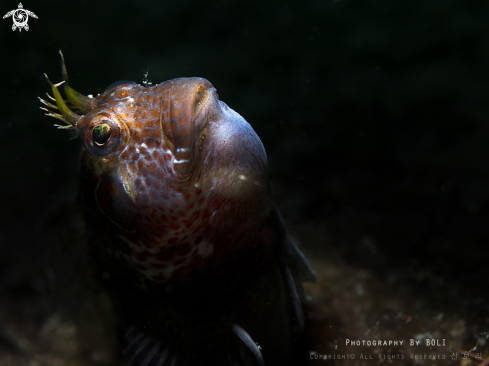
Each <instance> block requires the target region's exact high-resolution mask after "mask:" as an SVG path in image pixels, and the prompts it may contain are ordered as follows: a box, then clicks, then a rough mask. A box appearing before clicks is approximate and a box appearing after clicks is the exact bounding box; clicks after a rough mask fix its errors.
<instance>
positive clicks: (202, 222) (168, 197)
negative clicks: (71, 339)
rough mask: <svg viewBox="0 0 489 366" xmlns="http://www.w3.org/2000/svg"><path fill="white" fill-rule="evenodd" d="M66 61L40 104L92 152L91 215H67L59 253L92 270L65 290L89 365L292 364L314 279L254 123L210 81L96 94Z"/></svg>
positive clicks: (85, 168) (83, 185) (87, 175)
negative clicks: (274, 188) (78, 83)
mask: <svg viewBox="0 0 489 366" xmlns="http://www.w3.org/2000/svg"><path fill="white" fill-rule="evenodd" d="M60 54H61V52H60ZM61 64H62V76H63V79H64V82H62V83H58V84H52V83H51V82H50V81H49V79H48V78H47V76H46V79H47V80H48V82H49V84H50V86H51V89H52V92H53V94H54V98H52V97H50V98H51V99H52V100H53V101H55V103H56V104H52V103H50V102H48V101H44V100H42V99H41V101H42V103H44V104H45V105H46V106H47V107H49V108H51V109H54V110H58V111H59V113H56V112H55V111H49V110H47V109H45V110H46V111H47V112H48V113H47V115H49V116H52V117H55V118H58V119H60V120H62V121H64V122H65V123H66V125H56V126H58V127H59V128H62V129H70V130H75V131H76V132H77V133H78V135H79V137H80V139H81V142H82V151H81V157H80V174H79V187H78V194H77V202H76V203H74V205H78V206H77V207H79V212H80V213H79V212H78V211H77V210H78V209H70V210H69V214H63V215H60V218H59V219H60V220H64V222H65V224H63V225H65V227H68V228H69V230H70V234H68V235H65V236H64V238H63V239H62V240H61V243H58V247H57V249H56V250H55V251H57V256H58V257H59V256H61V257H62V256H63V255H64V254H63V253H69V254H67V255H66V256H67V257H69V258H67V257H66V258H64V259H63V258H62V259H61V260H60V261H61V262H62V263H63V265H64V267H67V268H69V269H70V270H71V271H72V272H73V278H74V277H87V280H86V281H85V282H86V284H85V286H81V287H80V289H79V290H77V291H74V292H73V294H70V295H65V297H69V298H70V299H71V302H72V305H74V308H75V310H73V311H72V315H73V317H74V321H75V322H77V324H78V327H79V329H80V331H79V333H80V335H81V338H82V342H85V343H86V344H85V346H86V348H87V349H89V348H90V347H95V348H97V347H98V348H99V349H101V350H100V352H99V353H98V354H97V353H93V354H92V362H93V363H99V364H104V363H105V364H121V363H122V364H123V365H125V366H129V365H145V366H151V365H175V366H182V365H191V366H195V365H243V366H245V365H267V366H268V365H285V364H288V362H289V360H290V357H291V353H292V350H293V348H294V347H293V344H294V341H295V340H297V338H298V337H299V336H300V334H301V332H302V330H303V327H304V317H303V311H302V306H301V297H302V296H303V288H302V284H301V282H302V281H314V280H315V275H314V273H313V271H312V270H311V268H310V267H309V264H308V263H307V261H306V259H305V257H304V255H303V254H302V252H301V251H300V250H299V248H298V247H297V246H296V244H295V243H294V242H293V241H292V240H291V239H290V238H289V237H288V236H287V234H286V231H285V227H284V223H283V221H282V219H281V217H280V215H279V213H278V211H277V209H276V208H275V207H274V205H273V202H272V195H271V185H270V182H269V177H268V163H267V156H266V153H265V149H264V147H263V145H262V143H261V141H260V139H259V138H258V136H257V135H256V133H255V131H254V130H253V129H252V127H251V126H250V125H249V124H248V123H247V122H246V121H245V120H244V119H243V117H241V116H240V115H239V114H238V113H236V112H235V111H233V110H232V109H231V108H229V107H228V106H227V105H226V104H225V103H224V102H222V101H220V100H219V98H218V95H217V93H216V89H215V88H214V87H213V86H212V84H211V83H210V82H209V81H207V80H206V79H203V78H199V77H191V78H178V79H173V80H169V81H165V82H163V83H161V84H157V85H150V84H148V83H143V85H139V84H136V83H134V82H123V83H116V84H115V85H113V86H111V87H109V88H108V89H107V90H106V91H105V92H104V93H102V94H100V95H98V96H97V97H95V98H94V97H91V96H88V97H87V96H84V95H82V94H80V93H78V92H76V91H75V90H74V89H72V88H71V87H70V86H69V84H68V77H67V73H66V67H65V63H64V59H63V56H62V54H61ZM61 84H63V86H64V92H65V94H66V98H67V102H68V103H70V104H71V105H72V107H71V108H70V107H68V105H67V104H66V101H64V100H63V98H62V96H61V94H60V92H59V91H58V87H59V86H60V85H61ZM75 111H76V112H78V113H80V114H77V113H75ZM77 215H78V216H77ZM70 217H79V218H80V220H81V221H80V223H78V224H76V225H75V224H73V223H72V224H67V223H66V222H67V221H66V220H69V219H70ZM58 241H59V240H58ZM69 260H74V261H75V262H76V264H73V265H71V264H67V263H69ZM82 265H84V266H86V267H87V268H89V269H87V270H82V269H80V268H81V266H82ZM58 277H62V278H60V281H63V275H58ZM66 278H68V277H66ZM65 281H67V280H66V279H65ZM82 281H83V279H82ZM73 286H74V285H71V287H73ZM89 292H90V294H91V295H90V296H92V297H94V298H96V300H95V301H91V302H90V301H87V300H86V298H87V297H88V296H89V295H88V293H89ZM77 307H78V308H77ZM113 314H115V315H113ZM114 319H115V320H114ZM102 323H104V324H105V323H107V326H110V325H113V326H114V327H116V329H117V332H118V333H116V334H120V337H119V338H118V336H117V335H115V336H113V337H112V335H111V334H110V331H107V330H105V329H104V327H103V326H102ZM111 337H112V338H111ZM87 344H88V345H87ZM104 347H106V348H107V349H106V350H103V348H104ZM104 352H106V353H107V352H108V353H112V354H110V355H107V354H105V355H104Z"/></svg>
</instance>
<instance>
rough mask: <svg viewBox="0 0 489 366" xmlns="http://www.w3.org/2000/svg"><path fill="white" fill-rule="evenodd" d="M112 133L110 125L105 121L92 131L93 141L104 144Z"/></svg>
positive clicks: (100, 144) (99, 144)
mask: <svg viewBox="0 0 489 366" xmlns="http://www.w3.org/2000/svg"><path fill="white" fill-rule="evenodd" d="M111 134H112V130H111V128H110V126H109V125H107V124H105V123H104V124H101V125H98V126H96V127H95V128H94V129H93V132H92V135H93V141H94V142H95V144H96V145H98V146H102V145H103V144H105V143H106V142H107V140H108V139H109V138H110V135H111Z"/></svg>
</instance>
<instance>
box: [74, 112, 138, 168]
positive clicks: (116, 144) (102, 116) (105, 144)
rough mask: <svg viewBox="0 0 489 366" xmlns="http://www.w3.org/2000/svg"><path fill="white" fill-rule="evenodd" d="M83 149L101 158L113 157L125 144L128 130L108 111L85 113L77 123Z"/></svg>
mask: <svg viewBox="0 0 489 366" xmlns="http://www.w3.org/2000/svg"><path fill="white" fill-rule="evenodd" d="M78 128H79V131H80V137H81V140H82V143H83V146H84V147H85V149H86V150H87V151H88V152H89V153H90V154H92V155H95V156H98V157H101V158H113V157H115V156H117V154H119V153H120V152H121V151H122V150H123V149H124V147H125V146H126V144H127V141H128V139H129V131H128V130H127V127H126V126H125V124H124V122H123V121H122V120H121V119H120V118H119V117H118V116H117V115H115V114H114V113H111V112H110V111H103V112H99V113H97V114H96V115H90V114H87V115H86V116H84V117H82V118H81V120H80V122H79V123H78Z"/></svg>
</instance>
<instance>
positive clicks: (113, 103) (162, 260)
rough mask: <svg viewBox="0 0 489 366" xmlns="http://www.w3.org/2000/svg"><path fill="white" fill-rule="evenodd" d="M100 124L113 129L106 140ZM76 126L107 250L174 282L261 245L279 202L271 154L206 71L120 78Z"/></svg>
mask: <svg viewBox="0 0 489 366" xmlns="http://www.w3.org/2000/svg"><path fill="white" fill-rule="evenodd" d="M98 124H108V125H109V126H110V127H111V129H112V134H111V136H110V139H109V140H108V141H107V142H106V143H105V144H103V145H102V146H97V144H95V143H94V142H93V128H94V127H95V126H97V125H98ZM77 128H78V130H79V131H80V135H81V138H82V142H83V146H84V148H83V151H82V153H81V173H80V196H81V200H82V203H83V206H84V209H85V215H86V216H87V217H88V220H89V221H91V222H92V223H94V225H91V227H92V229H93V230H94V231H95V235H96V236H99V237H100V238H103V240H100V241H99V243H97V245H98V246H99V247H98V249H99V250H101V252H103V253H104V255H108V256H109V257H111V258H112V259H115V260H117V262H119V263H120V262H122V263H123V264H124V265H125V266H126V268H130V269H134V270H136V273H140V274H142V275H143V276H144V277H145V278H146V279H149V280H150V281H155V282H158V283H173V282H177V281H182V280H184V279H185V278H188V277H189V276H192V275H194V274H195V273H197V271H201V270H202V269H203V268H206V267H208V266H210V265H211V264H212V263H215V262H216V261H219V260H220V259H222V258H226V257H229V256H230V255H231V254H233V253H235V252H236V251H237V250H245V249H247V248H248V247H250V246H252V245H256V243H257V240H250V238H251V237H252V236H253V235H255V233H256V231H257V230H258V228H260V226H261V224H262V222H263V220H264V219H265V217H266V215H267V214H268V213H269V212H270V209H271V199H270V188H269V182H268V167H267V159H266V154H265V151H264V148H263V146H262V144H261V142H260V140H259V138H258V136H257V135H256V134H255V132H254V131H253V129H252V128H251V126H250V125H249V124H248V123H247V122H246V121H245V120H244V119H243V118H242V117H241V116H240V115H238V114H237V113H236V112H234V111H233V110H231V109H230V108H229V107H227V105H226V104H224V103H223V102H221V101H219V100H218V96H217V94H216V91H215V89H214V87H213V86H212V85H211V83H209V82H208V81H207V80H205V79H202V78H181V79H174V80H170V81H166V82H164V83H161V84H159V85H155V86H150V87H148V86H141V85H137V84H124V85H120V86H117V87H114V88H112V89H109V90H108V91H106V92H105V93H104V94H101V95H99V96H98V97H97V98H96V107H95V108H94V109H93V110H91V111H90V112H89V113H87V114H86V115H85V116H83V117H82V118H81V119H80V120H79V121H78V124H77ZM259 242H260V243H264V242H263V241H259ZM265 242H271V240H270V241H268V240H266V241H265ZM263 245H264V244H263ZM100 246H102V248H100Z"/></svg>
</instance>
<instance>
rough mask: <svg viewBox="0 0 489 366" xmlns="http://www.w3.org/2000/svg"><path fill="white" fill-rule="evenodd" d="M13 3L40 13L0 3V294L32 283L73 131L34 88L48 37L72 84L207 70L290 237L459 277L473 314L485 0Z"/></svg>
mask: <svg viewBox="0 0 489 366" xmlns="http://www.w3.org/2000/svg"><path fill="white" fill-rule="evenodd" d="M17 5H18V3H17V1H3V2H2V4H1V9H0V13H2V14H4V13H6V12H8V11H9V10H12V9H15V8H16V7H17ZM23 5H24V8H26V9H29V10H31V11H33V12H34V13H35V14H36V15H37V16H38V18H39V19H32V18H31V19H30V20H29V27H30V29H29V31H28V32H26V31H25V30H23V31H22V32H19V31H15V32H12V30H11V26H12V19H11V18H8V19H3V20H1V21H0V49H1V51H0V54H1V55H0V66H1V68H0V71H1V72H0V80H1V88H0V93H1V98H0V105H1V117H0V167H1V170H0V177H1V179H0V203H1V205H0V217H1V221H0V225H1V226H0V228H1V230H0V299H1V298H2V297H3V298H4V299H9V301H11V303H12V304H22V303H23V302H25V301H27V300H26V299H28V300H29V301H36V297H35V296H37V294H38V292H39V291H41V290H39V289H40V288H42V287H43V286H42V283H41V282H42V281H41V280H40V279H39V278H38V275H37V274H36V273H37V272H36V270H37V269H38V267H40V264H39V263H40V262H41V261H40V257H41V256H42V248H40V247H39V245H38V242H37V241H36V238H37V236H36V233H35V228H36V225H38V224H39V222H40V220H41V219H42V217H43V215H45V213H46V212H47V211H48V210H49V209H50V207H52V206H53V205H55V204H56V203H57V202H60V201H63V200H64V199H66V198H67V197H69V196H70V195H73V194H74V192H75V189H76V188H75V186H76V171H77V155H78V152H79V149H80V143H79V141H78V140H73V141H69V137H70V136H69V134H68V133H67V132H64V131H58V130H55V129H54V128H53V127H52V124H53V123H56V121H55V120H53V119H51V118H48V117H45V116H43V112H42V111H41V110H39V109H38V107H39V106H40V103H39V101H38V100H37V96H41V97H43V96H44V95H45V92H47V91H48V86H47V84H46V82H45V80H44V78H43V73H44V72H46V73H47V74H48V75H49V76H50V78H51V80H52V81H53V82H59V81H61V72H60V66H59V55H58V50H62V51H63V53H64V55H65V57H66V63H67V68H68V74H69V76H70V84H71V85H72V86H73V87H74V88H75V89H76V90H78V91H80V92H82V93H84V94H94V95H96V94H98V93H102V92H103V91H104V89H105V88H106V87H107V86H108V85H109V84H111V83H112V82H114V81H117V80H120V79H129V80H135V81H136V82H141V81H142V76H143V68H145V67H149V78H150V79H151V80H152V81H153V83H159V82H162V81H165V80H168V79H172V78H175V77H181V76H202V77H205V78H207V79H208V80H210V81H211V82H212V83H213V84H214V86H215V87H216V88H217V90H218V93H219V96H220V98H221V99H222V100H224V101H225V102H226V103H227V104H228V105H229V106H230V107H231V108H233V109H235V110H236V111H237V112H238V113H240V114H241V115H243V117H245V119H246V120H247V121H248V122H250V124H251V125H252V126H253V128H254V129H255V130H256V131H257V133H258V135H259V136H260V137H261V139H262V141H263V143H264V145H265V147H266V149H267V152H268V155H269V160H270V167H271V178H272V182H273V184H274V187H275V193H276V201H277V204H278V206H279V207H280V208H281V211H282V213H283V215H284V217H285V220H286V221H287V223H288V224H289V226H290V228H291V231H292V232H293V233H295V234H296V236H298V239H299V240H301V241H302V244H303V246H304V247H305V248H306V252H307V251H308V252H309V253H320V254H321V255H324V256H326V257H328V256H334V257H337V258H341V259H342V260H343V261H345V262H347V263H348V264H349V265H353V266H356V267H358V268H361V269H364V270H367V271H369V272H371V273H373V274H374V275H376V276H379V277H382V276H386V275H388V274H389V273H396V274H406V276H407V274H409V275H416V274H419V273H421V272H423V271H424V272H423V273H426V272H428V273H429V274H430V276H428V277H429V278H430V280H426V281H425V282H422V281H421V282H420V283H419V284H418V285H419V289H418V290H419V291H421V293H424V292H423V291H425V290H426V291H428V292H429V293H430V294H431V295H430V296H434V298H439V299H442V298H443V295H442V294H443V293H444V291H451V292H454V293H458V294H459V296H460V298H461V299H465V300H464V301H468V302H461V303H460V304H457V307H458V308H459V309H460V311H462V312H466V313H467V316H472V318H471V319H472V322H473V323H475V324H478V325H479V326H480V327H481V328H482V330H483V329H485V330H486V331H487V330H488V329H489V325H488V324H487V317H486V314H487V310H489V308H488V305H487V296H486V295H487V288H488V287H487V286H488V282H489V281H488V276H487V259H488V254H489V251H488V249H487V242H488V230H487V222H488V220H489V206H488V202H489V190H488V189H487V182H488V179H489V169H488V166H487V163H486V161H487V157H488V156H489V144H488V141H489V122H488V118H489V109H488V92H487V90H488V85H489V22H488V15H489V2H487V1H470V0H464V1H455V0H422V1H421V0H411V1H392V0H379V1H355V0H322V1H308V0H302V1H289V2H286V3H284V2H280V1H247V2H234V1H161V2H156V1H154V2H150V1H147V2H146V1H139V2H136V1H104V2H98V1H77V2H68V1H42V2H40V1H25V2H23ZM338 243H341V245H337V244H338ZM433 278H436V279H437V281H433ZM401 282H402V281H401ZM408 282H409V277H407V278H406V283H408ZM418 290H416V291H418ZM438 293H439V294H440V295H436V294H438ZM433 294H434V295H433ZM474 304H476V308H474V307H473V306H475V305H474ZM19 306H20V305H19ZM26 307H29V306H27V305H26ZM32 311H33V312H34V313H35V311H34V310H32ZM469 314H470V315H469ZM8 316H9V315H8V314H4V315H2V317H3V318H6V317H8ZM35 316H37V317H42V315H39V314H38V313H35ZM3 318H1V317H0V320H1V319H3ZM479 330H481V329H479ZM0 343H1V342H0Z"/></svg>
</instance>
